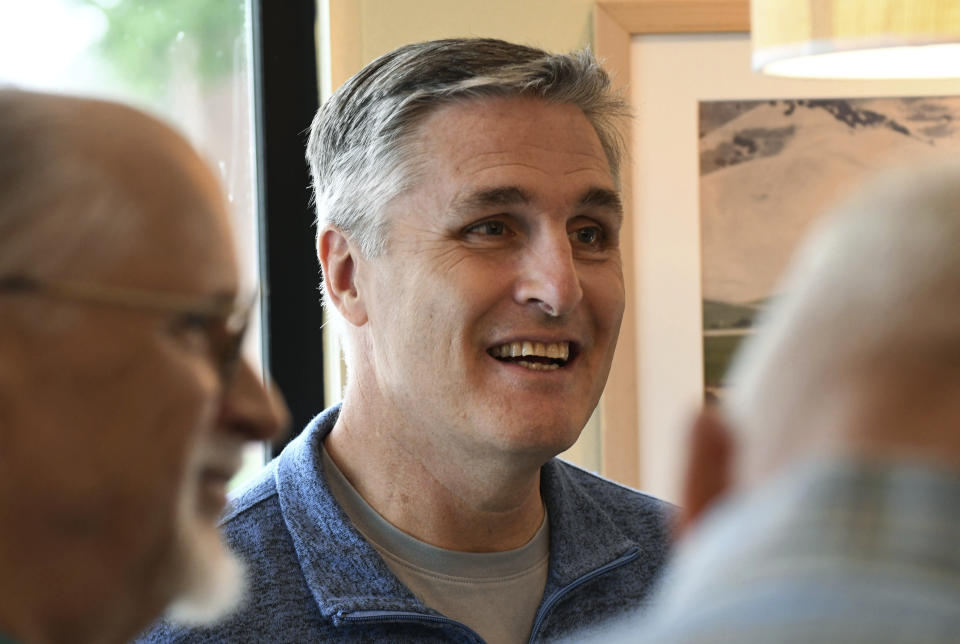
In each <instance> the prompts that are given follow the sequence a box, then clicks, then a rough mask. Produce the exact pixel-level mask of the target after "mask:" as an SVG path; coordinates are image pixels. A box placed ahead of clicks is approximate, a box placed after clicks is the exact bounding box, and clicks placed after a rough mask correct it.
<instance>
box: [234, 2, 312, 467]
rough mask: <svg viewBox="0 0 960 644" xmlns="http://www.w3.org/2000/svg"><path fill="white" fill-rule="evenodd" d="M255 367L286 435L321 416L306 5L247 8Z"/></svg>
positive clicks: (278, 446)
mask: <svg viewBox="0 0 960 644" xmlns="http://www.w3.org/2000/svg"><path fill="white" fill-rule="evenodd" d="M251 19H252V27H253V88H254V101H253V106H254V132H255V148H256V155H257V163H256V168H257V170H256V172H257V183H258V195H259V198H258V203H257V208H258V213H257V214H258V221H259V222H260V280H261V284H262V288H263V291H264V295H265V296H264V300H263V308H262V311H261V328H262V330H263V357H264V364H265V365H267V368H268V370H269V372H270V374H271V376H272V378H273V380H274V382H275V383H276V385H277V387H278V388H279V389H280V391H282V392H283V395H284V397H285V399H286V401H287V406H288V407H289V408H290V414H291V428H290V433H289V434H288V435H287V436H285V437H283V438H281V439H280V440H278V441H277V442H275V443H274V444H273V445H272V452H273V455H276V454H277V453H278V452H279V451H280V450H281V449H282V448H283V446H284V445H285V444H286V443H287V442H289V440H290V439H292V438H293V437H294V436H296V435H297V434H298V433H299V432H300V430H301V429H302V428H303V426H304V425H305V424H306V423H307V422H308V421H309V420H310V419H311V418H312V417H313V416H314V415H316V414H317V413H319V412H320V411H321V410H322V409H323V408H324V402H325V401H324V388H323V332H322V325H323V311H322V307H321V305H320V291H319V290H318V286H319V276H320V268H319V263H318V261H317V258H316V249H315V241H314V239H315V230H314V227H313V220H314V212H313V208H312V206H311V202H310V176H309V170H308V168H307V164H306V161H305V159H304V152H305V149H306V140H307V131H308V128H309V126H310V122H311V120H312V119H313V115H314V114H315V113H316V111H317V107H318V104H319V97H318V94H319V91H318V76H317V64H316V61H317V48H316V39H315V24H316V2H315V0H282V1H279V2H278V1H277V0H272V1H271V0H251Z"/></svg>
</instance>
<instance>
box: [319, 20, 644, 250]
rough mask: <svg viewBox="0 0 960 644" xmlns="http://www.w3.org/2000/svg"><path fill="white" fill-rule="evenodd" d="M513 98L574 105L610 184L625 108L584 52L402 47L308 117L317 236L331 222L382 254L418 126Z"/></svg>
mask: <svg viewBox="0 0 960 644" xmlns="http://www.w3.org/2000/svg"><path fill="white" fill-rule="evenodd" d="M512 96H517V97H534V98H539V99H543V100H545V101H550V102H556V103H569V104H573V105H576V106H577V107H579V108H580V109H581V110H582V111H583V113H584V115H585V116H586V117H587V119H588V120H589V122H590V123H591V124H592V126H593V128H594V130H595V131H596V133H597V136H598V137H599V139H600V143H601V145H602V146H603V150H604V152H605V154H606V157H607V160H608V162H609V164H610V172H611V175H612V176H613V178H614V180H615V181H616V182H618V178H619V170H620V160H621V157H622V155H623V149H624V145H623V141H622V140H621V137H620V135H619V133H618V129H617V119H618V118H619V117H621V116H623V115H625V114H626V113H627V108H626V104H625V103H624V102H623V100H622V99H621V98H620V97H619V96H618V95H617V94H615V93H614V92H613V90H612V88H611V84H610V79H609V77H608V76H607V74H606V72H605V71H604V70H603V69H602V68H601V67H600V64H599V63H598V62H597V59H596V58H594V56H593V55H592V54H591V53H590V51H589V50H586V51H581V52H576V53H572V54H550V53H547V52H545V51H543V50H540V49H535V48H533V47H526V46H523V45H516V44H513V43H508V42H504V41H502V40H493V39H452V40H436V41H431V42H424V43H418V44H412V45H406V46H404V47H400V48H399V49H396V50H394V51H392V52H390V53H389V54H386V55H384V56H381V57H380V58H378V59H376V60H375V61H373V62H372V63H370V64H369V65H367V66H366V67H364V68H363V69H362V70H361V71H360V72H359V73H357V74H356V75H355V76H353V77H352V78H351V79H350V80H348V81H347V82H346V83H345V84H344V85H343V87H341V88H340V89H339V90H337V92H336V93H334V95H333V96H331V97H330V99H329V100H328V101H327V102H326V103H325V104H324V105H323V106H322V107H321V108H320V110H318V112H317V115H316V117H315V118H314V119H313V124H312V125H311V127H310V141H309V144H308V146H307V160H308V161H309V163H310V170H311V173H312V175H313V188H314V199H315V202H316V209H317V231H318V234H319V232H320V231H321V230H322V229H323V226H324V225H327V224H329V225H333V226H335V227H336V228H338V229H339V230H341V231H342V232H343V233H345V234H346V235H348V236H349V237H350V238H351V239H352V240H353V241H354V242H355V243H356V244H357V245H358V246H359V247H360V250H361V252H362V253H364V254H365V255H366V256H375V255H377V254H379V253H381V252H383V251H384V249H385V247H386V235H387V230H386V229H387V226H388V223H389V222H386V221H384V220H383V209H384V206H386V204H387V203H389V202H390V201H391V200H392V199H394V198H395V197H397V196H398V195H400V194H401V193H403V192H404V191H405V190H408V189H409V188H410V187H412V185H413V184H414V182H415V181H416V176H415V174H416V171H415V168H414V167H413V166H414V165H415V163H414V149H415V145H414V144H415V140H416V138H417V136H416V135H417V128H418V125H419V124H420V123H422V122H423V120H424V119H425V118H426V116H427V115H429V114H430V113H431V112H432V111H434V110H436V109H437V108H439V107H441V106H444V105H449V104H451V103H455V102H462V101H466V100H475V99H481V98H489V97H512Z"/></svg>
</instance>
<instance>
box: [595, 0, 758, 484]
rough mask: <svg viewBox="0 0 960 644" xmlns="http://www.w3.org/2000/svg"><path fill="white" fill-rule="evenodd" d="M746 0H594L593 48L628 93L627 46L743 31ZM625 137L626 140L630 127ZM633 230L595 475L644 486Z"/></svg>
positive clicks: (628, 188) (625, 242) (624, 241)
mask: <svg viewBox="0 0 960 644" xmlns="http://www.w3.org/2000/svg"><path fill="white" fill-rule="evenodd" d="M749 12H750V5H749V0H600V1H598V2H596V3H595V4H594V12H593V19H594V39H593V41H594V48H595V49H596V54H597V56H598V57H599V58H600V59H602V60H603V61H604V66H605V67H606V69H607V71H608V72H610V74H611V75H612V77H613V80H614V83H615V84H616V86H617V87H618V89H620V90H621V91H624V92H626V90H627V87H628V85H629V82H630V79H631V60H630V58H631V57H630V43H631V40H632V39H633V37H634V36H637V35H644V34H691V33H737V32H741V33H742V32H749V31H750V22H749ZM623 127H624V131H623V136H624V139H625V140H627V141H631V140H632V126H631V124H630V123H629V122H628V123H625V124H624V126H623ZM621 175H622V179H621V184H622V185H621V187H622V190H623V193H624V208H625V210H626V212H628V213H629V212H632V204H633V199H632V197H633V191H632V184H633V180H632V177H633V166H632V163H631V160H630V158H629V155H628V158H627V159H625V160H624V165H623V167H622V169H621ZM634 231H635V227H634V225H633V222H632V221H631V218H630V217H629V216H628V217H626V218H625V222H624V228H623V231H622V233H621V252H622V255H623V269H624V286H625V289H626V292H627V303H626V309H625V311H624V317H623V323H622V326H621V331H620V339H619V342H618V345H617V353H616V355H615V356H614V360H613V365H612V366H611V369H610V377H609V379H608V381H607V387H606V389H605V390H604V396H603V399H602V400H601V403H600V414H601V445H602V447H601V455H600V463H601V472H602V473H603V475H604V476H607V477H609V478H612V479H614V480H617V481H620V482H621V483H624V484H625V485H629V486H632V487H640V486H641V485H642V484H644V483H646V482H647V481H646V480H645V477H643V476H642V467H641V451H642V450H643V449H644V447H643V446H642V441H641V436H642V434H643V428H642V427H641V399H640V396H641V389H640V383H639V373H638V371H639V369H638V355H639V350H640V338H639V337H638V336H639V334H638V332H637V301H636V298H635V297H634V295H635V294H636V292H637V270H636V266H637V261H636V256H635V244H634Z"/></svg>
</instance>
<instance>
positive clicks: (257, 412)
mask: <svg viewBox="0 0 960 644" xmlns="http://www.w3.org/2000/svg"><path fill="white" fill-rule="evenodd" d="M220 413H221V419H220V420H221V425H222V426H223V427H225V428H226V429H227V431H230V432H233V433H236V434H240V435H241V436H242V437H243V438H244V439H246V440H251V441H255V440H261V441H262V440H270V439H272V438H274V437H276V436H277V435H278V434H280V432H282V431H285V430H286V429H287V426H288V425H289V424H290V412H289V411H287V405H286V403H285V402H284V401H283V396H282V395H281V394H280V392H279V391H277V390H276V389H268V388H267V387H266V386H265V385H264V384H263V383H262V382H261V381H260V378H258V377H257V374H256V373H255V372H254V371H253V368H252V367H251V366H250V363H249V362H247V361H246V360H241V361H240V364H238V365H237V370H236V373H235V374H234V376H233V378H232V379H231V380H230V382H229V384H228V385H227V389H226V391H225V392H224V398H223V406H222V409H221V412H220Z"/></svg>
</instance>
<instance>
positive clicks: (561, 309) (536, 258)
mask: <svg viewBox="0 0 960 644" xmlns="http://www.w3.org/2000/svg"><path fill="white" fill-rule="evenodd" d="M524 253H525V255H524V257H523V258H522V267H521V273H520V276H519V279H518V280H517V283H516V288H515V298H516V300H517V302H518V303H519V304H523V305H534V306H536V307H538V308H539V309H541V310H542V311H543V312H544V313H546V314H547V315H549V316H551V317H560V316H563V315H566V314H568V313H570V312H571V311H572V310H573V309H574V308H576V306H577V305H578V304H579V303H580V300H581V299H583V289H582V288H581V287H580V276H579V274H578V273H577V265H576V262H575V261H574V258H573V249H572V248H571V246H570V240H569V237H568V236H567V234H566V232H565V231H563V232H562V233H559V232H558V233H556V234H552V235H549V236H548V235H544V236H543V237H542V238H541V239H539V240H537V241H536V243H534V244H531V245H530V246H528V247H527V248H526V249H525V251H524Z"/></svg>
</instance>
